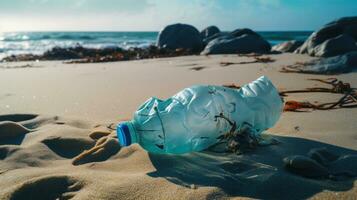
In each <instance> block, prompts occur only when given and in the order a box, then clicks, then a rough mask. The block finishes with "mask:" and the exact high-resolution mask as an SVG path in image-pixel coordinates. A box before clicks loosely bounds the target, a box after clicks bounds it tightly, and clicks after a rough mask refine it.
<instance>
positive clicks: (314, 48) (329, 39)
mask: <svg viewBox="0 0 357 200" xmlns="http://www.w3.org/2000/svg"><path fill="white" fill-rule="evenodd" d="M356 26H357V17H356V16H354V17H343V18H340V19H337V20H335V21H332V22H330V23H328V24H326V25H324V26H323V27H322V28H321V29H320V30H317V31H315V32H314V33H312V34H311V36H310V37H309V38H308V39H307V40H306V41H305V43H304V44H303V45H302V46H301V47H299V48H298V49H297V50H296V51H295V53H301V54H309V55H310V56H319V57H330V56H337V55H342V54H345V53H347V52H351V51H357V43H356V41H357V35H356V31H355V30H356V28H355V27H356Z"/></svg>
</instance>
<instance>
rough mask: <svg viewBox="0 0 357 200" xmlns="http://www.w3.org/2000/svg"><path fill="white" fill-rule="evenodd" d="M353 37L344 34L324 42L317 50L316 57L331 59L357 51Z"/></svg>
mask: <svg viewBox="0 0 357 200" xmlns="http://www.w3.org/2000/svg"><path fill="white" fill-rule="evenodd" d="M355 42H356V41H355V40H354V39H353V37H351V36H349V35H346V34H342V35H339V36H337V37H334V38H331V39H329V40H326V41H324V42H323V43H322V44H320V45H318V46H317V47H316V48H315V52H314V53H315V56H319V57H330V56H336V55H341V54H344V53H347V52H350V51H357V45H356V44H355Z"/></svg>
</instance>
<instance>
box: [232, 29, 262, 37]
mask: <svg viewBox="0 0 357 200" xmlns="http://www.w3.org/2000/svg"><path fill="white" fill-rule="evenodd" d="M229 35H231V36H232V37H240V36H242V35H255V36H259V37H261V36H260V35H259V34H258V33H256V32H254V31H253V30H251V29H249V28H239V29H236V30H234V31H232V32H230V33H229Z"/></svg>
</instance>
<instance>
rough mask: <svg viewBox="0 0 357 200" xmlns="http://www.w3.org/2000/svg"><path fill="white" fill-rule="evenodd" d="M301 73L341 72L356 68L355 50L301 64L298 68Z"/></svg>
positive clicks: (356, 53) (356, 57)
mask: <svg viewBox="0 0 357 200" xmlns="http://www.w3.org/2000/svg"><path fill="white" fill-rule="evenodd" d="M297 70H298V72H301V73H311V74H341V73H348V72H351V71H356V70H357V51H352V52H349V53H346V54H344V55H339V56H333V57H328V58H319V59H315V60H312V61H309V62H306V63H304V64H303V66H300V67H299V68H298V69H297Z"/></svg>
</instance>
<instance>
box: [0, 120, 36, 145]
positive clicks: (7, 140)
mask: <svg viewBox="0 0 357 200" xmlns="http://www.w3.org/2000/svg"><path fill="white" fill-rule="evenodd" d="M31 131H32V130H30V129H28V128H26V127H24V126H22V125H21V124H19V123H16V122H11V121H3V122H0V145H2V144H17V145H19V144H21V142H22V139H23V138H24V137H25V135H26V134H27V133H29V132H31Z"/></svg>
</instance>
